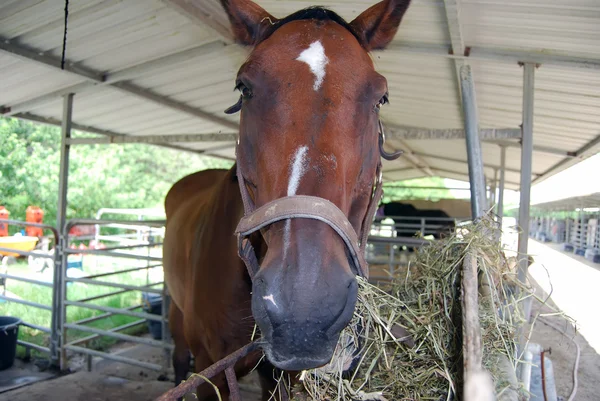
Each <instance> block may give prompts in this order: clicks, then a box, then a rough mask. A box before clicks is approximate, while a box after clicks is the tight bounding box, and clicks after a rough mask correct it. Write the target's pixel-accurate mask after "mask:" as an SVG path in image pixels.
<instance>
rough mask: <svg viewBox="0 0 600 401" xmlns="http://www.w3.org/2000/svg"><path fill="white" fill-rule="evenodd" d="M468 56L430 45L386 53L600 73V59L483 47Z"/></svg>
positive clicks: (395, 48) (393, 47) (402, 46)
mask: <svg viewBox="0 0 600 401" xmlns="http://www.w3.org/2000/svg"><path fill="white" fill-rule="evenodd" d="M465 50H466V51H467V53H466V54H456V53H454V52H453V51H452V47H451V46H435V45H433V46H432V45H428V44H418V43H415V44H405V43H390V45H389V46H388V47H387V48H386V50H385V51H387V52H389V51H394V52H399V53H410V54H418V55H422V56H430V57H436V58H449V59H456V60H478V61H493V62H499V63H509V64H523V63H533V64H538V65H550V66H554V67H561V68H567V69H580V68H581V69H584V70H593V71H600V59H593V58H582V57H575V56H559V55H553V54H544V53H541V52H535V51H512V50H498V49H486V48H483V47H467V48H465Z"/></svg>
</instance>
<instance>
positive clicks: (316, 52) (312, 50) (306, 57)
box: [296, 40, 329, 91]
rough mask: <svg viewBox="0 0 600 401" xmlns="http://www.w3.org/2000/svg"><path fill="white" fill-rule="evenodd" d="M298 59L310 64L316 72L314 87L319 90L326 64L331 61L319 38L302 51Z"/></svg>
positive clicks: (314, 72)
mask: <svg viewBox="0 0 600 401" xmlns="http://www.w3.org/2000/svg"><path fill="white" fill-rule="evenodd" d="M296 60H298V61H303V62H305V63H306V64H308V66H309V67H310V70H311V71H312V73H313V74H315V83H314V85H313V89H314V90H316V91H317V90H319V88H320V87H321V84H322V83H323V79H324V78H325V65H327V63H328V62H329V59H328V58H327V56H326V55H325V49H324V48H323V45H322V44H321V42H320V41H318V40H317V41H316V42H313V43H311V44H310V46H309V47H308V49H306V50H304V51H303V52H302V53H300V56H298V58H297V59H296Z"/></svg>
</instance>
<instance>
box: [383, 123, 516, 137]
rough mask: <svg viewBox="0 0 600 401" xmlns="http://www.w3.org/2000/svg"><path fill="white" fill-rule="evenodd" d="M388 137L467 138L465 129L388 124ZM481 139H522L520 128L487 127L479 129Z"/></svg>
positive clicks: (386, 134)
mask: <svg viewBox="0 0 600 401" xmlns="http://www.w3.org/2000/svg"><path fill="white" fill-rule="evenodd" d="M386 127H387V130H386V133H385V136H386V138H392V139H406V140H425V139H427V140H441V139H465V138H466V136H465V130H464V129H461V128H457V129H454V128H452V129H427V128H412V127H399V126H389V125H386ZM479 138H480V139H481V140H501V139H521V129H520V128H485V129H480V130H479Z"/></svg>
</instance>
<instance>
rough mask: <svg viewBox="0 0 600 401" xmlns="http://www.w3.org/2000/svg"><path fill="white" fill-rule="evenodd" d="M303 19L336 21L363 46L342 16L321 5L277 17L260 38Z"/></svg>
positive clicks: (359, 37)
mask: <svg viewBox="0 0 600 401" xmlns="http://www.w3.org/2000/svg"><path fill="white" fill-rule="evenodd" d="M305 20H316V21H332V22H335V23H337V24H338V25H340V26H342V27H344V28H345V29H346V30H347V31H348V32H350V33H351V34H352V35H353V36H354V37H355V38H356V40H357V41H358V43H360V44H361V46H363V47H364V43H363V39H362V38H361V36H360V35H359V34H358V33H357V32H356V30H355V29H354V28H353V27H352V25H350V24H349V23H348V22H347V21H346V20H345V19H344V18H343V17H341V16H340V15H339V14H337V13H336V12H335V11H332V10H329V9H328V8H325V7H322V6H312V7H307V8H304V9H302V10H299V11H296V12H295V13H292V14H290V15H288V16H287V17H285V18H282V19H279V20H277V21H276V22H273V23H271V24H270V26H269V27H268V28H267V29H266V30H265V33H264V36H263V38H262V40H265V39H267V38H268V37H269V36H271V35H272V34H273V33H275V31H277V30H278V29H279V28H281V27H282V26H284V25H286V24H288V23H290V22H294V21H305Z"/></svg>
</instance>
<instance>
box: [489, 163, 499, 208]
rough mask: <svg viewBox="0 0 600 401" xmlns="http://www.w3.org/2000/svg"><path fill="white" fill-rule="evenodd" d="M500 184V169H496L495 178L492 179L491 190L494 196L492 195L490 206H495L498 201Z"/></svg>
mask: <svg viewBox="0 0 600 401" xmlns="http://www.w3.org/2000/svg"><path fill="white" fill-rule="evenodd" d="M497 186H498V169H497V168H495V169H494V180H493V181H492V186H491V192H492V196H490V198H491V199H490V207H494V206H495V203H496V187H497Z"/></svg>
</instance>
